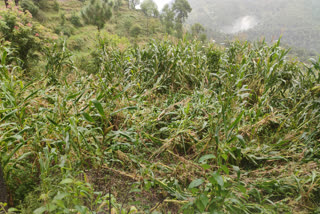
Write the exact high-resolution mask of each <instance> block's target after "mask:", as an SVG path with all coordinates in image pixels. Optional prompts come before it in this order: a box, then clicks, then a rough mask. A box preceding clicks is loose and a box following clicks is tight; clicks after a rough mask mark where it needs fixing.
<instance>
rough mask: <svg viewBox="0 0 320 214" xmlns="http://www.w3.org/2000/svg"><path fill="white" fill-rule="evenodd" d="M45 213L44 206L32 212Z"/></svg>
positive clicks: (36, 213)
mask: <svg viewBox="0 0 320 214" xmlns="http://www.w3.org/2000/svg"><path fill="white" fill-rule="evenodd" d="M45 211H47V208H46V207H45V206H43V207H39V208H38V209H36V210H35V211H33V213H34V214H42V213H44V212H45Z"/></svg>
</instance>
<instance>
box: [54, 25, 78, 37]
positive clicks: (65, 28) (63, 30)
mask: <svg viewBox="0 0 320 214" xmlns="http://www.w3.org/2000/svg"><path fill="white" fill-rule="evenodd" d="M54 32H55V33H56V34H63V35H65V36H68V37H70V36H72V35H73V34H74V28H73V27H72V26H71V25H62V26H61V25H60V26H58V27H56V28H55V30H54Z"/></svg>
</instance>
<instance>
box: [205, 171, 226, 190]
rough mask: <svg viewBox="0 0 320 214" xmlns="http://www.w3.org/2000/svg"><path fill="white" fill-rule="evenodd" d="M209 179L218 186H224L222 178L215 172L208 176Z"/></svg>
mask: <svg viewBox="0 0 320 214" xmlns="http://www.w3.org/2000/svg"><path fill="white" fill-rule="evenodd" d="M209 181H210V183H212V184H218V185H219V186H220V187H223V186H224V181H223V178H222V177H221V175H219V173H217V172H215V173H213V174H212V177H210V178H209Z"/></svg>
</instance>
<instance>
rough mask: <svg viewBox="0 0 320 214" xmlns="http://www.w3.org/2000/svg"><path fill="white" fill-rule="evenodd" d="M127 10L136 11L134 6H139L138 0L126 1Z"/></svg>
mask: <svg viewBox="0 0 320 214" xmlns="http://www.w3.org/2000/svg"><path fill="white" fill-rule="evenodd" d="M128 3H129V8H131V9H136V6H137V5H138V4H140V0H128Z"/></svg>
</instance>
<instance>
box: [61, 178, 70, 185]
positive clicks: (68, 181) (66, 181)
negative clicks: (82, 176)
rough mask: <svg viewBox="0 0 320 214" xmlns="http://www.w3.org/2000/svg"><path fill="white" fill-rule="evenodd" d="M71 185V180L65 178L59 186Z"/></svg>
mask: <svg viewBox="0 0 320 214" xmlns="http://www.w3.org/2000/svg"><path fill="white" fill-rule="evenodd" d="M71 183H73V179H71V178H66V179H64V180H62V181H61V182H60V184H71Z"/></svg>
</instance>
